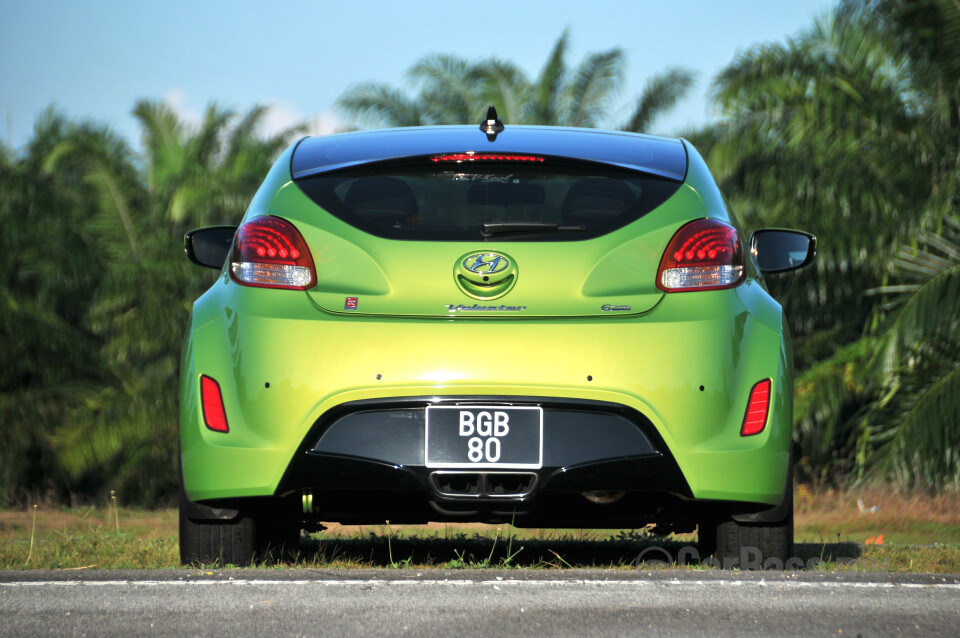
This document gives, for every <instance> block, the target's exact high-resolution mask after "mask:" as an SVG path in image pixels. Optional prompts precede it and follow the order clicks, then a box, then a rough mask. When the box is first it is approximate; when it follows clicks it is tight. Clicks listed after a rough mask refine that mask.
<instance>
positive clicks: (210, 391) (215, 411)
mask: <svg viewBox="0 0 960 638" xmlns="http://www.w3.org/2000/svg"><path fill="white" fill-rule="evenodd" d="M200 403H202V404H203V422H204V423H205V424H206V426H207V427H208V428H210V429H211V430H213V431H214V432H229V431H230V428H229V427H227V413H226V412H225V411H224V409H223V397H222V396H221V395H220V384H219V383H217V382H216V381H215V380H213V379H211V378H210V377H208V376H206V375H201V376H200Z"/></svg>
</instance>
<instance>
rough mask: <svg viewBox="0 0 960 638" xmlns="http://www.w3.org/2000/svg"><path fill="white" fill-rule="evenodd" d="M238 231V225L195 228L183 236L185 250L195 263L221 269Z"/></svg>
mask: <svg viewBox="0 0 960 638" xmlns="http://www.w3.org/2000/svg"><path fill="white" fill-rule="evenodd" d="M236 232H237V227H236V226H209V227H207V228H195V229H194V230H191V231H189V232H188V233H187V234H186V235H184V236H183V251H184V252H185V253H187V257H189V258H190V261H192V262H193V263H195V264H198V265H200V266H206V267H207V268H216V269H217V270H220V269H221V268H223V262H225V261H226V260H227V255H229V254H230V247H231V246H232V244H233V236H234V235H235V234H236Z"/></svg>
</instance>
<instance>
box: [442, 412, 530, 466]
mask: <svg viewBox="0 0 960 638" xmlns="http://www.w3.org/2000/svg"><path fill="white" fill-rule="evenodd" d="M424 438H425V440H426V453H425V459H426V466H427V467H445V468H451V467H455V468H508V469H521V468H522V469H538V468H540V467H542V466H543V408H539V407H504V406H497V405H465V406H462V405H455V406H446V405H431V406H427V415H426V436H425V437H424Z"/></svg>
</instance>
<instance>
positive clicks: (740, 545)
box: [698, 503, 793, 570]
mask: <svg viewBox="0 0 960 638" xmlns="http://www.w3.org/2000/svg"><path fill="white" fill-rule="evenodd" d="M791 505H792V503H791ZM698 534H699V537H700V538H699V544H700V554H701V556H702V557H704V558H706V557H707V556H711V555H712V556H713V558H714V564H715V565H717V566H718V567H721V568H723V569H733V568H739V569H777V570H783V569H786V568H788V567H790V566H791V560H792V557H793V507H792V506H791V507H790V509H789V513H788V514H787V516H786V518H784V519H783V520H781V521H778V522H776V523H738V522H737V521H735V520H733V519H731V518H725V519H722V520H719V521H718V520H712V521H704V522H703V523H701V524H700V527H699V530H698Z"/></svg>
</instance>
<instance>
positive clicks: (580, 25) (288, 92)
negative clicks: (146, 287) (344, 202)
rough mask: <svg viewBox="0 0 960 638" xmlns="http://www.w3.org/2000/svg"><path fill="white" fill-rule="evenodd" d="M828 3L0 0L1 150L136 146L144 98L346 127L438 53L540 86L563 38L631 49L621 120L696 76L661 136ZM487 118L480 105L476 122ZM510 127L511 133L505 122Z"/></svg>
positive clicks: (273, 121)
mask: <svg viewBox="0 0 960 638" xmlns="http://www.w3.org/2000/svg"><path fill="white" fill-rule="evenodd" d="M834 5H835V2H834V1H833V0H787V1H783V2H780V1H777V0H773V1H771V0H763V1H761V0H741V1H738V2H723V1H718V0H714V1H708V0H687V1H683V0H674V1H673V2H649V1H647V0H633V1H630V0H609V1H607V0H593V1H591V2H583V1H580V2H574V1H568V0H552V1H548V2H524V1H522V0H513V1H510V2H504V1H500V0H487V1H477V0H474V1H471V2H460V1H455V0H441V1H434V0H425V1H419V0H406V1H405V2H394V1H388V0H381V1H379V2H374V1H369V0H351V1H349V2H319V1H316V2H306V1H294V2H281V1H277V2H244V1H242V0H234V1H233V2H220V1H205V0H193V1H192V2H187V1H180V0H169V1H167V2H156V1H152V2H144V1H142V0H125V1H117V0H85V1H79V0H77V1H73V2H66V1H63V0H0V114H2V117H3V121H2V122H0V139H3V140H4V141H5V142H6V143H7V144H9V145H11V146H14V147H18V146H20V145H22V144H23V143H24V142H25V141H26V140H27V139H28V138H29V135H30V132H31V130H32V127H33V122H34V120H35V118H36V116H37V115H38V114H39V113H40V112H41V111H42V110H43V109H44V108H46V107H47V106H48V105H50V104H56V105H57V106H58V107H60V108H61V109H62V110H63V111H64V112H65V113H66V114H67V115H69V116H71V117H77V118H92V119H95V120H97V121H100V122H103V123H107V124H109V125H111V126H113V127H114V128H115V129H116V130H118V131H119V132H120V133H122V134H124V135H125V136H127V137H128V138H129V139H130V140H131V141H132V142H134V143H135V144H136V143H137V142H138V138H139V129H138V128H137V125H136V121H135V120H134V118H133V117H132V116H131V115H130V111H131V110H132V108H133V106H134V103H135V101H136V100H137V99H140V98H150V99H158V100H167V101H168V102H170V103H171V104H172V105H173V106H174V107H175V108H176V109H177V110H178V111H179V112H180V113H181V115H182V116H184V117H186V118H191V119H192V118H197V117H199V114H200V113H201V112H202V111H203V109H204V108H205V107H206V105H207V104H208V103H210V102H211V101H214V100H216V101H217V102H218V103H220V104H221V105H223V106H227V107H230V108H233V109H236V110H238V111H244V110H246V109H248V108H250V107H251V106H252V105H254V104H258V103H262V104H272V105H273V108H272V111H271V114H270V117H269V120H268V122H267V124H268V126H269V127H271V128H274V129H275V128H279V127H283V126H286V125H289V124H292V123H294V122H297V121H300V120H306V121H308V122H310V123H311V126H312V127H313V128H315V129H316V130H317V132H326V131H329V130H331V129H334V128H336V127H337V126H338V125H340V122H341V118H340V116H339V115H338V114H337V113H336V112H335V111H334V109H333V104H334V101H335V100H336V98H337V97H338V96H339V95H340V94H342V93H343V91H344V90H345V89H346V88H347V87H348V86H350V85H351V84H352V83H354V82H360V81H367V80H378V81H386V82H389V83H391V84H394V85H399V86H404V72H405V71H406V70H407V69H408V68H409V67H410V66H411V65H412V64H413V63H414V62H415V61H416V60H418V59H419V58H420V57H422V56H424V55H426V54H429V53H437V52H443V53H455V54H457V55H460V56H462V57H465V58H468V59H472V60H476V59H481V58H486V57H489V56H491V55H496V56H498V57H501V58H506V59H510V60H513V61H514V62H516V63H517V64H519V65H520V66H521V68H523V69H524V70H525V71H527V72H528V73H529V74H530V75H531V76H533V75H535V74H536V73H537V72H538V71H539V70H540V68H541V66H542V65H543V63H544V62H545V60H546V57H547V54H548V53H549V51H550V48H551V47H552V46H553V44H554V43H555V42H556V40H557V38H558V37H559V36H560V34H561V32H562V31H563V29H564V28H566V27H569V28H570V34H571V45H572V47H571V50H570V54H569V56H568V59H567V62H568V64H569V65H570V66H574V65H575V64H577V63H579V62H580V60H582V59H583V56H584V55H585V54H587V53H589V52H593V51H599V50H605V49H608V48H610V47H613V46H619V47H622V48H623V49H624V50H625V51H626V53H627V59H628V63H629V64H628V68H627V82H626V85H625V91H624V93H623V94H622V95H621V96H620V97H619V98H618V100H617V101H616V102H615V105H616V106H615V108H614V109H612V113H613V118H614V120H613V121H611V122H609V123H608V125H611V126H612V125H615V124H617V123H618V122H619V121H621V120H623V119H625V118H626V117H627V115H628V113H629V111H630V107H631V104H632V101H633V98H634V97H635V96H636V95H638V94H639V93H640V91H641V89H642V87H643V84H644V82H645V80H646V79H647V78H648V77H649V76H650V75H652V74H653V73H656V72H657V71H660V70H663V69H665V68H667V67H669V66H675V65H680V66H686V67H689V68H691V69H694V70H695V71H697V72H698V74H699V81H698V83H697V85H696V87H695V88H694V90H693V91H691V93H690V95H689V97H688V98H687V99H685V100H684V101H683V103H681V104H680V105H679V106H678V107H677V108H676V110H675V111H673V112H671V113H670V114H669V115H668V116H666V117H664V118H663V119H661V120H660V121H658V122H656V123H655V125H654V129H655V132H659V133H675V132H677V131H680V130H682V129H684V128H687V127H692V126H696V125H699V124H702V123H704V122H706V121H708V120H709V119H710V117H711V116H712V113H713V111H712V107H711V105H710V103H709V99H708V92H709V85H710V82H711V81H712V79H713V77H714V76H715V75H716V73H717V72H718V71H719V70H720V69H721V68H722V67H723V66H724V65H726V64H727V63H729V62H730V61H731V60H732V59H733V58H734V56H735V54H736V53H737V51H740V50H743V49H745V48H747V47H749V46H751V45H752V44H755V43H759V42H764V41H783V40H785V39H786V38H787V37H789V36H791V35H795V34H797V33H798V32H799V31H801V30H803V29H805V28H807V27H809V26H810V24H811V23H812V22H813V20H814V18H815V17H817V16H820V15H823V14H824V13H826V12H827V11H829V10H830V9H831V8H832V7H833V6H834ZM481 111H482V107H478V116H477V117H478V121H479V117H480V113H481ZM508 124H509V122H508Z"/></svg>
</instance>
